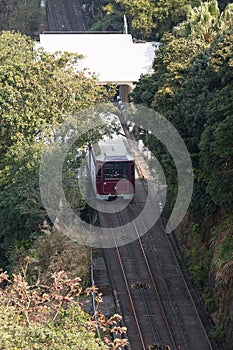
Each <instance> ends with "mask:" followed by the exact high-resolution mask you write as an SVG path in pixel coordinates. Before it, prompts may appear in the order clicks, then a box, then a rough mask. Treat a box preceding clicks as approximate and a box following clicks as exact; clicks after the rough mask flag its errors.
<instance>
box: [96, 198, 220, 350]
mask: <svg viewBox="0 0 233 350" xmlns="http://www.w3.org/2000/svg"><path fill="white" fill-rule="evenodd" d="M141 203H142V201H141ZM138 209H139V208H138V206H137V205H136V204H135V203H133V204H131V205H130V206H129V207H128V208H127V209H125V210H124V211H121V212H117V208H116V214H114V215H113V214H111V218H110V216H109V215H106V214H104V215H103V214H102V215H100V221H101V225H104V226H107V227H108V226H109V234H111V235H112V236H113V237H114V235H116V230H115V229H114V227H116V226H119V225H122V226H123V223H124V222H126V221H127V220H128V219H129V217H132V216H133V215H135V211H138ZM132 211H133V213H132ZM139 229H140V228H138V227H135V232H136V233H132V232H130V234H137V236H138V239H137V241H135V242H133V243H131V244H128V245H125V246H122V247H117V240H116V239H115V240H116V248H114V249H105V250H104V254H105V259H106V263H107V267H108V270H109V276H110V280H111V283H112V285H113V290H114V291H115V294H116V295H117V298H118V301H119V303H120V306H121V311H122V313H123V315H124V321H125V324H126V326H127V328H128V338H129V341H130V345H131V348H132V349H137V350H138V349H150V348H151V349H153V348H154V349H156V346H157V347H158V346H159V344H160V345H161V346H163V347H164V349H166V347H167V349H174V350H177V349H185V350H192V349H193V350H194V349H195V350H196V349H201V350H205V349H206V350H207V349H217V347H214V346H212V344H211V343H210V341H209V339H208V336H207V334H206V332H205V329H204V327H203V325H202V322H201V320H200V318H199V315H198V312H197V309H196V307H195V304H194V302H193V300H192V297H191V295H190V293H189V290H188V288H187V285H186V283H185V281H184V279H183V275H182V273H181V271H180V268H179V264H178V262H177V261H176V258H175V256H174V254H173V253H172V251H171V247H170V245H169V242H168V239H167V237H166V235H165V233H164V231H163V228H162V227H161V225H160V224H157V225H156V227H155V228H153V230H151V231H150V232H149V233H148V234H146V235H145V236H144V237H142V238H141V237H140V235H139V232H138V230H139ZM117 234H118V229H117ZM122 234H123V235H125V234H127V233H126V232H124V230H123V231H122ZM113 239H114V238H113ZM139 344H140V345H139Z"/></svg>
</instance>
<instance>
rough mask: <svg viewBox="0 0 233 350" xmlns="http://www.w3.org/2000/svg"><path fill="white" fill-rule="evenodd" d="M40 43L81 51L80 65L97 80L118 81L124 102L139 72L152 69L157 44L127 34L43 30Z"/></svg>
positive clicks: (55, 48) (52, 49) (48, 49)
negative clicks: (140, 40) (139, 40)
mask: <svg viewBox="0 0 233 350" xmlns="http://www.w3.org/2000/svg"><path fill="white" fill-rule="evenodd" d="M39 45H40V46H42V47H43V48H44V49H45V51H46V52H50V53H54V52H56V51H61V52H65V51H66V52H73V53H78V54H82V55H83V56H84V58H83V59H82V60H81V61H80V63H79V67H80V69H83V68H88V70H89V71H90V72H93V73H95V75H96V76H97V78H98V80H99V83H100V84H103V85H105V84H108V83H113V84H116V85H118V86H119V93H120V97H121V99H122V101H124V102H127V100H128V93H129V92H130V91H132V89H133V87H134V84H135V83H136V82H137V81H138V80H139V78H140V76H141V75H142V74H148V73H150V72H151V70H152V63H153V60H154V57H155V50H156V48H157V43H154V42H134V40H133V38H132V36H131V35H130V34H117V33H116V34H115V33H114V34H112V33H98V32H97V33H88V32H81V33H76V32H45V33H43V34H40V43H39Z"/></svg>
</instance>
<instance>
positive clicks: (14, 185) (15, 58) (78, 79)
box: [0, 32, 106, 261]
mask: <svg viewBox="0 0 233 350" xmlns="http://www.w3.org/2000/svg"><path fill="white" fill-rule="evenodd" d="M0 48H1V50H0V62H1V68H0V114H1V127H0V137H1V138H0V152H1V153H0V164H1V172H0V190H1V192H0V193H1V195H0V221H1V224H0V232H1V233H0V241H1V254H2V256H1V258H2V261H4V260H6V257H5V252H6V248H7V249H8V250H9V247H10V246H11V247H12V246H14V244H15V242H16V241H15V239H20V240H21V241H22V240H26V241H27V240H28V239H29V237H30V233H32V232H37V231H38V224H39V222H41V220H42V219H43V218H44V216H45V211H44V209H43V206H42V203H41V200H40V195H39V187H38V186H39V184H38V181H39V179H38V177H39V176H38V171H39V164H40V159H41V154H42V149H43V145H44V143H45V141H46V140H47V141H48V140H49V138H51V137H52V136H53V132H54V130H55V128H56V127H57V126H58V125H60V124H61V123H62V122H63V121H64V120H65V118H66V117H67V116H69V115H78V111H80V110H82V109H85V108H87V107H89V106H91V105H93V104H95V103H98V102H100V101H103V99H104V98H105V95H106V94H105V92H104V91H105V90H103V88H102V87H100V86H98V85H97V84H96V79H95V78H94V77H93V76H92V75H89V76H87V75H86V74H85V73H84V72H81V71H76V72H75V70H74V68H73V64H74V63H75V62H76V63H78V60H79V59H80V58H79V56H77V55H72V54H63V55H61V54H55V55H50V54H47V53H45V52H43V51H41V50H35V43H34V42H33V41H31V40H30V39H29V38H28V37H26V36H23V35H21V34H19V33H11V32H2V33H1V35H0ZM77 122H78V124H79V126H80V128H81V129H84V126H85V125H86V120H85V118H83V116H81V114H80V117H78V116H77ZM82 142H83V143H85V138H84V139H83V140H82Z"/></svg>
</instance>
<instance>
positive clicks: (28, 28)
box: [0, 0, 40, 35]
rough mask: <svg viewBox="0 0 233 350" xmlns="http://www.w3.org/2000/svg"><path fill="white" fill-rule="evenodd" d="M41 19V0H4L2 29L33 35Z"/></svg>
mask: <svg viewBox="0 0 233 350" xmlns="http://www.w3.org/2000/svg"><path fill="white" fill-rule="evenodd" d="M39 19H40V0H2V1H1V2H0V30H15V31H19V32H21V33H23V34H28V35H31V34H32V33H33V32H34V31H35V30H36V29H37V28H38V24H39Z"/></svg>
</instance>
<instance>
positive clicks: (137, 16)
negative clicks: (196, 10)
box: [89, 0, 230, 40]
mask: <svg viewBox="0 0 233 350" xmlns="http://www.w3.org/2000/svg"><path fill="white" fill-rule="evenodd" d="M229 2H230V1H219V3H221V4H220V5H221V9H222V10H223V9H224V8H225V6H226V5H227V4H228V3H229ZM89 3H90V5H91V9H92V11H91V15H92V19H91V21H90V26H91V28H90V30H94V31H96V30H99V31H120V32H122V30H123V16H124V15H125V16H126V17H127V20H128V25H129V33H131V34H132V35H133V36H135V37H136V38H137V39H152V40H156V39H157V40H158V39H160V38H161V36H162V35H163V34H164V33H165V32H169V31H171V30H172V28H173V27H174V26H175V25H177V24H178V23H180V22H182V21H183V20H185V19H186V18H187V17H188V16H189V13H190V9H191V8H192V7H194V6H198V5H199V4H200V1H199V0H140V1H139V0H131V1H128V0H111V1H109V0H97V1H92V0H89ZM91 24H92V25H91Z"/></svg>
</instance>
